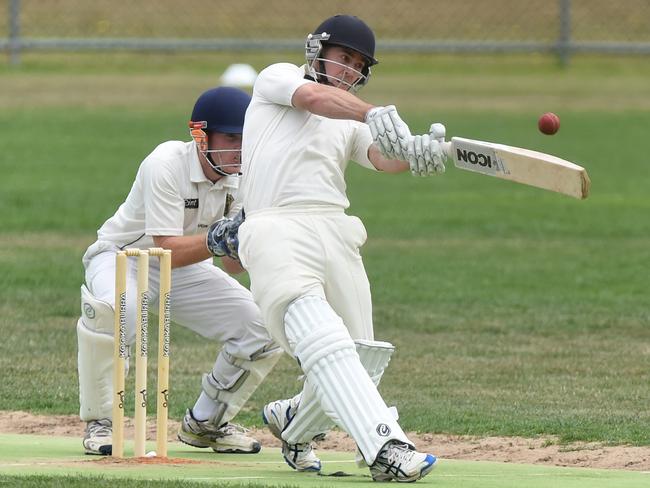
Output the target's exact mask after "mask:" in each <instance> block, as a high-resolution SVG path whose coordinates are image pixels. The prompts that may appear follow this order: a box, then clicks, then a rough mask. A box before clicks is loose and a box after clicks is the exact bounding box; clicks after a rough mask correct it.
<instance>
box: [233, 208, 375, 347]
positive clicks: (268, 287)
mask: <svg viewBox="0 0 650 488" xmlns="http://www.w3.org/2000/svg"><path fill="white" fill-rule="evenodd" d="M366 237H367V235H366V229H365V227H364V226H363V223H362V222H361V220H360V219H359V218H358V217H352V216H349V215H346V214H345V213H344V212H343V209H341V208H340V207H330V206H300V207H299V206H291V207H281V208H272V209H264V210H259V211H255V212H251V213H250V214H247V215H246V220H245V221H244V223H243V224H242V225H241V227H240V228H239V256H240V259H241V261H242V264H243V265H244V267H245V268H246V270H247V271H248V273H249V275H250V278H251V292H252V293H253V297H254V298H255V301H256V302H257V304H258V305H259V307H260V309H261V311H262V316H263V317H264V320H265V323H266V326H267V329H268V330H269V333H270V334H271V336H272V337H273V339H274V340H275V341H276V342H277V343H278V344H280V345H281V346H282V347H283V348H284V350H285V351H287V352H289V353H290V354H291V355H292V356H293V351H291V348H290V347H289V344H288V342H287V339H286V335H285V330H284V326H285V325H284V315H285V312H286V310H287V306H288V305H289V304H290V303H291V302H292V301H293V300H295V299H296V298H299V297H301V296H306V295H317V296H320V297H322V298H324V299H325V300H326V301H327V302H328V303H329V304H330V306H331V307H332V308H333V309H334V311H335V312H336V313H337V314H338V315H339V316H340V317H341V318H342V319H343V322H344V324H345V326H346V327H347V329H348V331H349V332H350V336H351V337H352V339H370V340H373V339H374V334H373V325H372V301H371V296H370V284H369V283H368V277H367V275H366V270H365V268H364V267H363V261H362V259H361V254H360V253H359V248H360V247H361V246H362V245H363V244H364V243H365V241H366Z"/></svg>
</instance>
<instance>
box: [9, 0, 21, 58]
mask: <svg viewBox="0 0 650 488" xmlns="http://www.w3.org/2000/svg"><path fill="white" fill-rule="evenodd" d="M9 62H10V63H11V64H13V65H17V64H20V0H11V1H10V2H9Z"/></svg>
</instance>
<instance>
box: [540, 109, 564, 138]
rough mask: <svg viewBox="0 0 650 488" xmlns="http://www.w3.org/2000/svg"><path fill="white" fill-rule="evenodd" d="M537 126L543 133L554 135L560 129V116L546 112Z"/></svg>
mask: <svg viewBox="0 0 650 488" xmlns="http://www.w3.org/2000/svg"><path fill="white" fill-rule="evenodd" d="M537 127H538V128H539V131H540V132H541V133H542V134H546V135H548V136H550V135H553V134H555V133H556V132H557V131H558V130H560V117H558V116H557V115H555V114H554V113H553V112H546V113H545V114H544V115H542V116H541V117H540V118H539V120H538V121H537Z"/></svg>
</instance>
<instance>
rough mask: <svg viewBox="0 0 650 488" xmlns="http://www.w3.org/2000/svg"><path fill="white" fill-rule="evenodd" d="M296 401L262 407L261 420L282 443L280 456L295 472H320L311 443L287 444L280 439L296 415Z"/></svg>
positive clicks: (319, 465)
mask: <svg viewBox="0 0 650 488" xmlns="http://www.w3.org/2000/svg"><path fill="white" fill-rule="evenodd" d="M297 408H298V401H297V400H296V399H295V397H294V398H290V399H288V400H278V401H276V402H271V403H269V404H267V405H265V406H264V409H263V410H262V420H263V421H264V423H265V424H266V425H267V426H268V427H269V430H270V431H271V433H272V434H273V435H274V436H275V437H277V438H278V439H280V440H281V441H282V456H283V457H284V460H285V461H286V463H287V464H288V465H289V466H291V467H292V468H293V469H295V470H296V471H320V469H321V462H320V459H318V457H317V456H316V454H314V448H313V446H312V445H311V442H302V443H298V444H289V443H288V442H287V441H285V440H284V439H283V438H282V431H283V430H284V429H285V428H286V427H287V425H289V423H290V422H291V421H292V420H293V417H294V416H295V415H296V409H297Z"/></svg>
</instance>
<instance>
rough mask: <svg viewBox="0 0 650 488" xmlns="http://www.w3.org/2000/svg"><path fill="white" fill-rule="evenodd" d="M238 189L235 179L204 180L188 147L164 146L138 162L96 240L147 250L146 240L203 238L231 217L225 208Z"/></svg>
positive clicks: (191, 147) (231, 210) (174, 143)
mask: <svg viewBox="0 0 650 488" xmlns="http://www.w3.org/2000/svg"><path fill="white" fill-rule="evenodd" d="M238 184H239V178H238V177H224V178H221V179H220V180H219V181H217V182H216V183H214V184H213V183H212V182H211V181H210V180H208V179H207V178H206V176H205V174H204V173H203V170H202V168H201V163H200V161H199V157H198V154H197V151H196V144H195V143H194V142H182V141H168V142H164V143H162V144H160V145H159V146H158V147H156V149H154V150H153V152H152V153H151V154H149V156H147V157H146V158H145V160H144V161H142V164H141V165H140V168H139V170H138V173H137V175H136V177H135V181H134V183H133V186H132V187H131V191H130V192H129V195H128V196H127V197H126V200H125V201H124V203H123V204H122V205H120V208H118V209H117V212H115V215H113V216H112V217H111V218H110V219H108V220H107V221H106V222H105V223H104V225H102V227H101V228H100V229H99V230H98V231H97V238H98V240H99V241H108V242H112V243H114V244H116V245H117V246H118V247H121V248H124V247H139V248H148V247H152V246H153V245H154V243H153V238H152V236H184V235H194V234H198V233H201V232H205V231H206V230H207V229H208V227H209V226H210V225H211V224H212V223H213V222H215V221H216V220H218V219H220V218H221V217H223V216H224V213H227V216H233V215H234V214H235V213H236V212H237V210H238V209H236V208H234V206H232V205H231V203H232V201H233V199H234V198H235V197H236V192H237V187H238ZM228 195H231V196H230V197H229V196H228ZM227 207H233V208H227Z"/></svg>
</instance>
